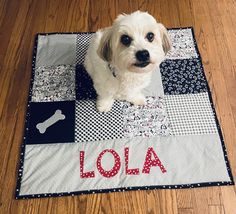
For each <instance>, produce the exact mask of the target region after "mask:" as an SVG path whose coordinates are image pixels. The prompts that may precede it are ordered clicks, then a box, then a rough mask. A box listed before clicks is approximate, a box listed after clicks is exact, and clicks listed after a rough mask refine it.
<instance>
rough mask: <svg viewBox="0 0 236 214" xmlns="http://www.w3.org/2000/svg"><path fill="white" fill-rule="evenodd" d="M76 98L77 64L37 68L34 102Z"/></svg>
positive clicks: (32, 99) (33, 93) (33, 91)
mask: <svg viewBox="0 0 236 214" xmlns="http://www.w3.org/2000/svg"><path fill="white" fill-rule="evenodd" d="M66 100H75V66H70V65H58V66H41V67H38V68H36V69H35V74H34V84H33V90H32V98H31V101H33V102H47V101H66Z"/></svg>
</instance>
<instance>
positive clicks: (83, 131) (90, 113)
mask: <svg viewBox="0 0 236 214" xmlns="http://www.w3.org/2000/svg"><path fill="white" fill-rule="evenodd" d="M75 111H76V115H75V116H76V119H75V142H88V141H100V140H107V139H116V138H122V137H123V113H122V108H121V103H120V102H115V103H114V104H113V106H112V109H111V110H110V111H109V112H106V113H101V112H98V111H97V108H96V102H95V100H81V101H76V105H75Z"/></svg>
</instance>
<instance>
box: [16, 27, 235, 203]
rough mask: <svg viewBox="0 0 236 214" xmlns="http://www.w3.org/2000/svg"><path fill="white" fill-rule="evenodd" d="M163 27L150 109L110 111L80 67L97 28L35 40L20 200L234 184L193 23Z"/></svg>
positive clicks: (122, 106) (119, 104)
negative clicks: (101, 106) (165, 40)
mask: <svg viewBox="0 0 236 214" xmlns="http://www.w3.org/2000/svg"><path fill="white" fill-rule="evenodd" d="M168 33H169V35H170V38H171V40H172V45H173V47H172V49H171V51H170V52H169V53H168V55H167V57H166V60H165V61H164V62H163V63H162V64H161V66H160V69H157V70H156V71H155V72H153V77H152V82H151V84H150V85H149V86H148V87H147V88H145V89H144V90H143V93H144V94H145V96H146V98H147V105H145V106H133V105H132V104H130V103H128V102H123V101H116V102H115V103H114V105H113V107H112V110H111V111H110V112H108V113H99V112H98V111H97V110H96V105H95V100H96V96H97V95H96V92H95V90H94V88H93V83H92V80H91V78H90V77H89V76H88V74H87V72H86V70H85V68H84V66H83V62H84V56H85V54H86V50H87V48H88V45H89V42H90V40H91V38H92V36H93V35H94V34H93V33H50V34H38V35H37V36H36V40H35V46H34V53H33V62H32V78H31V83H30V92H29V100H28V106H27V113H26V120H25V134H24V138H23V143H22V146H21V156H20V167H19V171H18V180H17V188H16V198H17V199H24V198H35V197H36V198H38V197H52V196H65V195H78V194H87V193H104V192H113V191H126V190H148V189H172V188H174V189H176V188H193V187H204V186H217V185H218V186H219V185H232V184H233V183H234V182H233V177H232V174H231V170H230V166H229V162H228V158H227V154H226V149H225V145H224V141H223V137H222V133H221V129H220V125H219V122H218V120H217V117H216V113H215V110H214V107H213V103H212V98H211V93H210V90H209V86H208V83H207V80H206V77H205V74H204V71H203V66H202V62H201V57H200V54H199V51H198V48H197V44H196V41H195V39H194V34H193V29H192V28H182V29H169V30H168Z"/></svg>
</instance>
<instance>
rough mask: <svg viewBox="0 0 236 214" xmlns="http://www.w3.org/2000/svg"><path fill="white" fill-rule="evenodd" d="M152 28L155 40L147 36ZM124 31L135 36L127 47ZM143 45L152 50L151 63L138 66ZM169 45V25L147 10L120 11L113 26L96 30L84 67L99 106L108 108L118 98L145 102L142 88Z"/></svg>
mask: <svg viewBox="0 0 236 214" xmlns="http://www.w3.org/2000/svg"><path fill="white" fill-rule="evenodd" d="M149 32H152V33H153V34H154V40H153V41H152V42H149V41H148V40H147V38H146V36H147V33H149ZM122 35H128V36H130V37H131V38H132V42H131V44H130V45H129V46H128V47H127V46H125V45H123V44H122V43H121V36H122ZM144 49H145V50H147V51H148V52H149V54H150V64H149V65H147V66H146V67H137V66H135V65H134V64H135V63H137V61H138V60H137V59H136V57H135V55H136V53H137V51H140V50H144ZM169 49H170V40H169V37H168V34H167V30H166V28H165V27H164V26H163V25H162V24H160V23H157V22H156V20H155V19H154V17H152V16H151V15H149V14H148V13H146V12H140V11H136V12H134V13H131V14H129V15H126V14H122V15H119V16H118V17H117V18H116V20H115V21H114V23H113V25H112V26H111V27H108V28H105V29H101V30H99V31H97V32H96V34H95V35H94V37H93V38H92V40H91V43H90V46H89V49H88V52H87V54H86V57H85V68H86V70H87V72H88V73H89V75H90V76H91V78H92V80H93V84H94V88H95V90H96V92H97V94H98V98H97V109H98V110H99V111H100V112H107V111H109V110H110V109H111V107H112V105H113V102H114V100H115V99H119V100H126V101H129V102H131V103H133V104H134V105H145V103H146V100H145V97H144V95H143V94H142V92H141V91H142V89H143V88H145V87H147V86H148V84H149V83H150V81H151V75H152V71H154V70H155V69H156V68H157V67H158V66H159V65H160V63H161V62H162V61H163V60H164V58H165V55H166V53H167V52H168V50H169ZM109 67H110V68H109ZM111 67H112V69H111ZM111 70H113V71H114V72H115V76H114V75H113V73H112V71H111Z"/></svg>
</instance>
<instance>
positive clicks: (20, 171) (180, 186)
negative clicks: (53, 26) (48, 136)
mask: <svg viewBox="0 0 236 214" xmlns="http://www.w3.org/2000/svg"><path fill="white" fill-rule="evenodd" d="M183 29H190V30H191V33H192V36H193V41H194V47H195V49H196V52H197V55H198V58H199V60H200V65H201V69H202V72H203V76H204V80H205V81H206V83H207V84H206V87H207V93H208V97H209V100H210V103H211V107H212V111H213V114H214V118H215V122H216V126H217V130H218V134H219V137H220V141H221V146H222V151H223V155H224V160H225V164H226V168H227V172H228V175H229V178H230V180H231V181H223V182H222V181H219V182H202V183H192V184H177V185H154V186H140V187H137V186H135V187H120V188H110V189H99V190H97V189H95V190H93V189H91V190H83V191H73V192H61V193H45V194H44V193H42V194H30V195H20V188H21V181H22V175H23V167H24V156H25V145H26V139H27V137H28V133H27V132H28V130H29V114H28V112H29V110H30V103H31V97H32V88H33V83H34V75H35V65H36V54H37V45H38V37H39V36H41V35H42V36H43V35H44V36H47V35H55V34H82V35H83V34H90V33H93V32H51V33H38V34H36V35H35V40H34V48H33V56H32V71H31V79H30V86H29V96H28V101H27V108H26V114H25V129H24V130H25V132H24V137H23V143H22V144H21V148H20V161H19V166H18V178H17V182H16V191H15V199H31V198H43V197H61V196H75V195H83V194H94V193H110V192H121V191H123V192H124V191H131V190H153V189H186V188H195V187H209V186H226V185H227V186H229V185H234V179H233V175H232V171H231V168H230V163H229V159H228V156H227V150H226V146H225V143H224V138H223V133H222V130H221V127H220V123H219V120H218V118H217V115H216V110H215V107H214V104H213V99H212V95H211V90H210V87H209V84H208V81H207V78H206V74H205V70H204V68H203V64H202V57H201V55H200V52H199V49H198V45H197V42H196V38H195V33H194V29H193V27H182V28H168V30H183Z"/></svg>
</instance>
